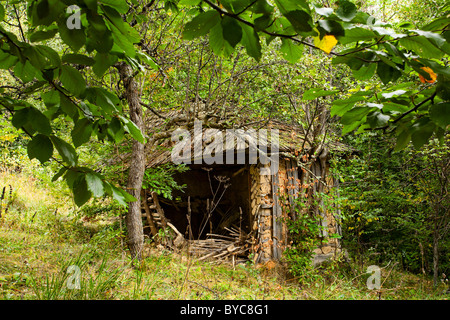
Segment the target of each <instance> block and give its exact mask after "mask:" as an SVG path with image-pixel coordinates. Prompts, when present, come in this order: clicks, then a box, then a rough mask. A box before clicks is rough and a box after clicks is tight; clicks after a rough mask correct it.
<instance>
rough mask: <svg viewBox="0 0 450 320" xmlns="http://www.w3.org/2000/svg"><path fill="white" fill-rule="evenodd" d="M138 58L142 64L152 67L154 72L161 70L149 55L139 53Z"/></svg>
mask: <svg viewBox="0 0 450 320" xmlns="http://www.w3.org/2000/svg"><path fill="white" fill-rule="evenodd" d="M136 56H137V57H138V58H139V61H140V62H141V63H145V64H147V65H148V66H149V67H151V68H152V69H154V70H159V66H158V65H157V64H156V62H155V61H153V59H152V58H150V57H149V56H148V55H147V54H145V53H143V52H137V53H136Z"/></svg>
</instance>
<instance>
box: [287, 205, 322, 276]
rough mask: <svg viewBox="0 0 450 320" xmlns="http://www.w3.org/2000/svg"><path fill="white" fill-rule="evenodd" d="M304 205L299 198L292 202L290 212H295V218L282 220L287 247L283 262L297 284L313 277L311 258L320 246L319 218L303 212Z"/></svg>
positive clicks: (320, 230)
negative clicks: (285, 232)
mask: <svg viewBox="0 0 450 320" xmlns="http://www.w3.org/2000/svg"><path fill="white" fill-rule="evenodd" d="M305 207H306V206H305V203H304V202H303V200H302V199H301V198H297V199H295V200H294V203H293V205H292V206H291V208H290V210H293V212H295V214H294V216H295V218H291V217H292V214H291V217H288V218H284V219H282V221H283V222H285V223H286V227H287V231H288V235H289V245H288V246H287V248H286V250H285V251H284V252H283V260H284V261H285V262H286V263H287V265H288V268H289V271H290V272H291V273H292V274H293V276H294V277H296V278H298V280H299V282H304V281H305V280H311V279H309V277H310V276H312V275H314V273H313V272H312V271H313V263H312V262H313V256H314V249H316V248H317V247H318V246H319V245H320V244H321V239H320V236H321V234H322V233H321V232H322V229H323V227H322V225H321V223H320V217H319V216H317V215H314V214H311V213H310V212H308V210H305V209H307V208H305Z"/></svg>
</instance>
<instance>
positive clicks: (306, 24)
mask: <svg viewBox="0 0 450 320" xmlns="http://www.w3.org/2000/svg"><path fill="white" fill-rule="evenodd" d="M284 16H285V17H286V18H287V19H288V20H289V22H290V23H291V24H292V26H293V27H294V30H295V31H297V32H298V33H300V34H302V33H304V32H310V31H312V30H313V28H312V26H311V24H312V19H311V16H310V15H309V14H308V13H307V12H306V11H305V10H294V11H289V12H286V13H285V14H284Z"/></svg>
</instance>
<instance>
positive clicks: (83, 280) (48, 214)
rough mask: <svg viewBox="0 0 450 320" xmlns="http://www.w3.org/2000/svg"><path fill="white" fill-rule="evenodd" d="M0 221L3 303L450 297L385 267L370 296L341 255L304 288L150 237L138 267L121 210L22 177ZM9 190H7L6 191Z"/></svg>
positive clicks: (270, 266) (6, 178) (314, 271)
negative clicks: (79, 203) (79, 204)
mask: <svg viewBox="0 0 450 320" xmlns="http://www.w3.org/2000/svg"><path fill="white" fill-rule="evenodd" d="M9 185H11V189H12V190H13V191H12V198H11V199H10V200H11V201H9V202H8V203H9V204H8V210H7V213H6V214H4V212H5V208H3V209H2V210H3V211H2V213H3V215H2V217H1V218H0V299H50V300H55V299H108V300H109V299H121V300H124V299H132V300H134V299H446V298H447V297H448V295H445V294H443V293H442V292H443V290H445V287H444V285H441V286H440V287H438V288H437V289H433V287H432V281H431V279H430V278H428V277H424V276H417V275H413V274H409V273H406V272H404V271H402V270H401V269H400V268H399V266H398V264H396V263H395V262H393V263H391V264H389V265H387V266H380V267H382V269H381V279H382V288H381V290H380V291H376V290H369V289H368V288H367V286H366V282H367V278H368V277H369V274H367V273H366V270H365V269H366V267H367V266H361V265H355V264H354V263H352V262H351V260H349V259H347V258H345V257H344V256H342V257H341V258H340V259H337V260H336V261H333V262H329V263H326V264H324V265H322V266H321V267H320V268H308V269H307V271H306V274H303V275H302V277H303V278H302V279H303V281H302V282H300V283H299V281H298V279H296V278H295V275H291V274H290V273H289V271H288V269H289V268H288V267H286V266H283V265H280V264H275V263H267V264H264V265H254V264H252V263H251V262H250V261H249V262H247V263H246V264H239V265H235V266H232V265H231V264H225V263H222V264H214V263H211V262H204V261H202V262H198V261H195V260H194V259H192V258H191V257H188V256H187V255H186V254H184V253H182V252H178V253H175V252H172V251H169V250H165V249H164V248H162V247H158V245H157V244H156V243H155V242H153V241H151V239H148V240H147V241H146V245H145V252H144V254H143V257H144V260H143V263H142V265H141V268H140V269H135V268H132V267H131V261H130V260H129V254H128V252H127V249H126V246H125V243H126V242H125V240H124V233H125V230H124V226H123V224H122V223H121V220H120V217H121V215H122V213H123V210H122V209H120V208H118V207H117V206H115V205H113V204H111V203H109V202H108V201H100V200H97V201H98V202H91V203H89V204H88V205H86V206H85V207H83V208H81V209H76V208H75V207H74V206H73V202H72V200H71V198H70V196H69V195H68V194H66V195H65V194H64V193H61V192H58V190H57V189H55V188H60V187H58V186H56V187H55V186H53V185H51V184H48V183H46V182H45V181H44V180H40V179H39V178H38V177H36V176H35V177H33V176H30V175H28V174H23V173H5V172H2V173H0V187H2V186H9ZM0 191H1V190H0Z"/></svg>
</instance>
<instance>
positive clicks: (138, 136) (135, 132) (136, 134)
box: [120, 116, 145, 143]
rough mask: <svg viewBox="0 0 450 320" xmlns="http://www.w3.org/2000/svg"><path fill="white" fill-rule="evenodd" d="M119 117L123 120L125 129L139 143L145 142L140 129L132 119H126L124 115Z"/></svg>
mask: <svg viewBox="0 0 450 320" xmlns="http://www.w3.org/2000/svg"><path fill="white" fill-rule="evenodd" d="M120 119H121V120H122V121H123V123H124V126H125V128H126V129H127V131H128V132H129V133H130V134H131V136H132V137H133V138H134V139H135V140H137V141H139V142H140V143H144V142H145V138H144V135H143V134H142V131H141V130H140V129H139V128H138V127H137V126H136V124H135V123H134V122H133V121H130V120H128V119H127V118H125V117H122V116H120Z"/></svg>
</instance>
